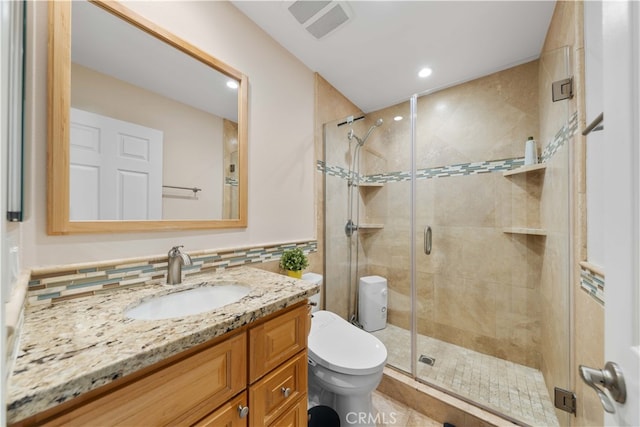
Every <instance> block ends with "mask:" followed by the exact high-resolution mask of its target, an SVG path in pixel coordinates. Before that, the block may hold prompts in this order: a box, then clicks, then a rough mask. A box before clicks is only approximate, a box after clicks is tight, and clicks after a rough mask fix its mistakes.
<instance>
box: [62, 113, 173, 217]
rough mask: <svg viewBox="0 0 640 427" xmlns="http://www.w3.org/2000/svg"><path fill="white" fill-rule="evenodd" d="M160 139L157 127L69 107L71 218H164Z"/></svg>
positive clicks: (160, 133)
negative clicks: (153, 127) (148, 126)
mask: <svg viewBox="0 0 640 427" xmlns="http://www.w3.org/2000/svg"><path fill="white" fill-rule="evenodd" d="M162 138H163V134H162V132H161V131H159V130H156V129H151V128H147V127H144V126H140V125H137V124H134V123H129V122H125V121H122V120H116V119H113V118H110V117H106V116H101V115H99V114H94V113H90V112H88V111H82V110H78V109H75V108H72V109H71V152H70V168H71V176H70V194H71V196H70V203H71V206H70V218H71V220H73V221H79V220H96V219H99V220H115V219H122V220H145V219H162ZM90 169H93V171H92V172H91V173H90V172H89V170H90ZM85 178H87V180H85ZM96 200H97V204H96V203H95V201H96ZM85 204H88V206H85ZM96 212H97V213H96Z"/></svg>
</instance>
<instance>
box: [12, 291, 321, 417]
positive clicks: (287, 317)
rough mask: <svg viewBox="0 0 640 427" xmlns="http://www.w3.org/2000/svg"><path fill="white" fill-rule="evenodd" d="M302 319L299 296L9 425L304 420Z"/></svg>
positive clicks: (305, 325)
mask: <svg viewBox="0 0 640 427" xmlns="http://www.w3.org/2000/svg"><path fill="white" fill-rule="evenodd" d="M309 322H310V318H309V309H308V306H307V304H306V303H299V304H297V305H295V306H293V308H290V309H284V310H282V311H280V312H277V313H275V314H273V315H271V316H268V317H266V318H265V319H264V320H262V319H261V320H258V321H257V322H256V323H255V325H248V326H244V327H241V328H238V329H237V330H234V331H231V332H229V333H228V334H226V335H223V336H222V337H218V338H215V339H214V340H212V341H211V342H209V343H205V344H202V345H200V346H198V347H196V348H194V349H191V350H187V351H185V352H184V353H181V354H178V355H176V356H173V357H171V358H170V359H168V360H166V361H163V362H159V363H158V364H156V365H153V366H151V367H149V368H145V369H143V370H142V371H141V372H138V373H136V374H132V375H129V376H127V377H124V378H121V379H118V380H116V381H114V382H113V383H111V384H108V385H106V386H103V387H102V388H99V389H97V390H94V391H92V392H88V393H86V394H85V395H81V396H79V397H78V398H76V399H74V400H72V401H69V402H65V403H63V404H61V405H59V406H57V407H54V408H52V409H50V410H48V411H45V412H43V413H41V414H37V415H35V416H33V417H30V418H27V419H25V420H23V421H20V422H18V423H15V424H14V426H23V425H46V426H60V425H65V426H88V425H100V426H113V425H145V426H147V425H148V426H160V425H172V426H194V425H195V426H211V427H213V426H215V427H218V426H229V427H240V426H243V427H247V426H251V427H257V426H270V425H278V426H280V425H292V426H296V425H299V426H303V425H304V426H306V419H307V418H306V416H307V331H308V325H309ZM246 407H248V411H247V410H246V409H244V408H246ZM243 409H244V410H243Z"/></svg>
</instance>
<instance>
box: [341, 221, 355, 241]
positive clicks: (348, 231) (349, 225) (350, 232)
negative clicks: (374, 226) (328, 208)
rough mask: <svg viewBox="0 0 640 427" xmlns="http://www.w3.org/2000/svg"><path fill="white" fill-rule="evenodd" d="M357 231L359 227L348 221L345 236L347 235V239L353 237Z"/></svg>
mask: <svg viewBox="0 0 640 427" xmlns="http://www.w3.org/2000/svg"><path fill="white" fill-rule="evenodd" d="M357 230H358V226H357V225H356V224H355V223H354V222H353V221H351V220H348V221H347V225H345V226H344V234H346V235H347V237H351V236H352V235H353V232H354V231H357Z"/></svg>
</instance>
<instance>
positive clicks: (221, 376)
mask: <svg viewBox="0 0 640 427" xmlns="http://www.w3.org/2000/svg"><path fill="white" fill-rule="evenodd" d="M246 355H247V348H246V334H244V333H243V334H239V335H236V336H235V337H231V338H229V339H227V340H225V341H222V342H221V343H218V344H216V345H214V346H212V347H209V348H206V349H204V350H202V351H200V352H198V353H195V354H193V355H190V356H187V357H185V358H184V359H181V360H179V361H177V362H175V363H173V364H172V365H169V366H166V367H162V368H159V369H158V370H157V371H154V372H152V373H150V374H149V375H147V376H145V377H142V378H140V379H137V380H135V381H133V382H131V383H126V384H124V385H123V386H122V387H120V388H118V389H115V390H113V391H110V392H107V393H106V394H104V395H101V396H98V397H97V398H95V399H93V400H91V401H89V402H85V403H84V404H81V405H80V406H78V407H76V408H72V409H71V410H69V411H68V412H65V413H63V414H62V415H61V416H59V417H57V418H55V419H53V420H51V421H50V422H48V423H46V425H52V426H53V425H65V426H101V427H106V426H151V425H153V426H160V425H169V424H170V425H173V426H175V425H188V424H192V423H194V422H196V421H197V420H199V419H201V418H202V417H203V416H205V415H206V414H208V413H210V412H211V409H212V408H216V407H218V406H220V405H221V404H223V403H224V402H225V401H227V400H228V399H230V398H231V397H233V396H235V395H236V394H238V393H239V392H241V391H242V390H243V389H245V387H246V384H247V381H246V378H247V377H246V369H247V368H246V360H247V359H246Z"/></svg>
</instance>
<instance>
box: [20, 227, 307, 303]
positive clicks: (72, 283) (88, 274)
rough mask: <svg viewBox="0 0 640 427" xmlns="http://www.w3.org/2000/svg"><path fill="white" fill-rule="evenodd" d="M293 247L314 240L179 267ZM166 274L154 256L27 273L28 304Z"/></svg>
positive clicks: (187, 269)
mask: <svg viewBox="0 0 640 427" xmlns="http://www.w3.org/2000/svg"><path fill="white" fill-rule="evenodd" d="M294 247H298V248H300V249H302V251H303V252H304V253H305V254H307V255H308V254H309V253H312V252H317V250H318V242H317V241H315V240H313V241H307V242H300V243H290V244H281V245H273V246H261V247H252V248H246V249H232V250H226V251H224V250H223V251H215V250H212V251H210V252H205V253H201V254H199V255H196V256H192V257H191V259H192V261H193V264H192V265H188V266H184V267H182V271H183V273H184V274H185V276H191V275H194V274H198V273H202V272H205V271H220V270H224V269H226V268H231V267H237V266H242V265H250V264H258V263H263V262H268V261H276V260H279V259H280V256H281V255H282V253H283V252H284V251H285V250H287V249H291V248H294ZM166 276H167V258H166V257H154V258H149V259H147V260H143V261H140V260H136V262H131V263H126V262H120V263H118V264H113V265H105V264H104V263H101V264H100V266H96V267H92V266H89V265H87V266H83V267H82V268H76V269H69V270H63V271H56V272H47V273H38V272H37V271H35V272H34V273H32V275H31V280H30V281H29V287H28V289H27V300H28V302H29V304H31V305H35V304H51V303H56V302H60V301H64V300H67V299H73V298H81V297H86V296H91V295H96V294H98V293H104V292H110V291H114V290H117V289H122V288H127V287H132V286H140V285H148V284H154V283H163V282H164V281H166Z"/></svg>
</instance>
